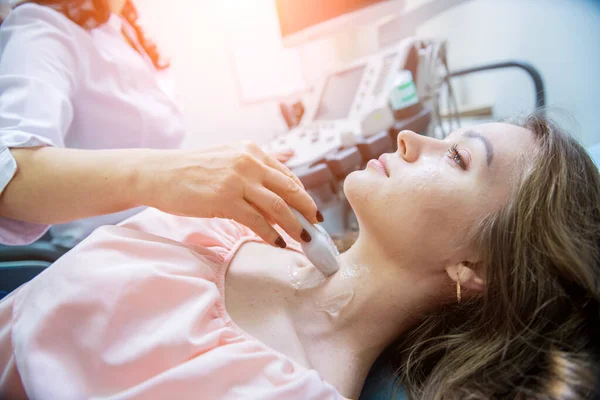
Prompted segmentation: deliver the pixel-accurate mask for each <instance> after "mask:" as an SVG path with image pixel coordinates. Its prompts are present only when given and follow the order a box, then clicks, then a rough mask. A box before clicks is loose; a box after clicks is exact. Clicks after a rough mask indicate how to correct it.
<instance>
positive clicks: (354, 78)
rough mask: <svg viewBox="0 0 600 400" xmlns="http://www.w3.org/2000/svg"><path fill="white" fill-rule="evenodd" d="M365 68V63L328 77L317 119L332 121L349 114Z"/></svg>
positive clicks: (316, 115)
mask: <svg viewBox="0 0 600 400" xmlns="http://www.w3.org/2000/svg"><path fill="white" fill-rule="evenodd" d="M365 68H366V66H365V65H363V66H360V67H357V68H353V69H347V70H345V71H342V72H339V73H337V74H335V75H331V76H330V77H329V78H327V81H326V82H325V87H324V88H323V93H322V94H321V98H320V99H319V106H318V107H317V111H316V112H315V117H314V120H315V121H325V120H328V121H331V120H335V119H342V118H346V117H347V116H348V114H349V112H350V107H352V101H353V100H354V97H355V95H356V91H357V90H358V86H359V84H360V80H361V78H362V76H363V73H364V72H365Z"/></svg>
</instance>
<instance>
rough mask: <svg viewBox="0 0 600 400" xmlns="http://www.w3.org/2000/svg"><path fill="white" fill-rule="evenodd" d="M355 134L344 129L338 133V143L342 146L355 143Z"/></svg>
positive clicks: (349, 145)
mask: <svg viewBox="0 0 600 400" xmlns="http://www.w3.org/2000/svg"><path fill="white" fill-rule="evenodd" d="M356 142H357V140H356V135H355V134H354V133H353V132H350V131H344V132H342V133H341V135H340V145H341V146H342V147H351V146H354V145H355V144H356Z"/></svg>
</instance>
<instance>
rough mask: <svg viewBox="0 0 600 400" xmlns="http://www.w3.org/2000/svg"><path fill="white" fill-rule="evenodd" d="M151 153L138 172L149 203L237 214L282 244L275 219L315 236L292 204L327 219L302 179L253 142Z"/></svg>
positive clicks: (193, 213) (180, 211)
mask: <svg viewBox="0 0 600 400" xmlns="http://www.w3.org/2000/svg"><path fill="white" fill-rule="evenodd" d="M152 154H153V155H152V156H151V158H152V159H150V160H146V161H145V163H144V164H145V167H144V169H143V172H142V174H141V176H140V177H138V181H139V182H140V186H141V189H140V195H141V197H140V198H141V199H143V200H144V201H143V202H142V204H144V205H148V206H151V207H155V208H158V209H159V210H162V211H164V212H167V213H170V214H175V215H181V216H188V217H203V218H212V217H216V218H229V219H233V220H235V221H237V222H239V223H241V224H243V225H245V226H247V227H248V228H250V229H252V230H253V231H254V232H256V233H257V234H258V235H259V236H260V237H261V238H263V239H264V240H265V241H266V242H267V243H270V244H274V245H277V246H279V247H285V246H286V243H285V241H284V240H283V238H281V237H280V236H279V234H278V233H277V231H276V230H275V229H274V228H273V226H272V225H273V224H277V225H279V226H280V227H281V228H282V229H283V230H285V231H286V232H287V233H288V234H289V235H290V236H291V237H293V238H294V239H295V240H297V241H300V240H304V241H307V240H310V236H309V235H308V233H307V232H305V231H303V228H302V226H301V225H300V223H299V222H298V221H297V219H296V218H295V217H294V215H293V214H292V212H291V210H290V206H291V207H294V208H295V209H297V210H298V211H299V212H300V213H302V214H303V215H304V216H305V217H306V219H307V220H309V221H310V222H312V223H318V222H322V218H323V217H322V215H321V213H320V212H319V211H318V210H317V206H316V204H315V202H314V201H313V199H312V198H311V197H310V196H309V194H308V193H307V192H306V191H305V190H304V186H303V185H302V183H301V182H300V180H299V179H298V178H297V177H296V176H295V175H294V174H293V173H292V172H291V171H290V170H289V169H288V168H287V167H286V166H285V165H283V164H282V163H280V162H279V161H277V160H276V159H275V158H274V157H273V156H271V155H268V154H266V153H265V152H263V151H262V150H261V149H260V148H259V147H258V146H257V145H255V144H253V143H248V142H245V143H242V144H240V145H237V146H223V147H219V148H215V149H211V150H204V151H199V150H168V151H157V152H153V153H152Z"/></svg>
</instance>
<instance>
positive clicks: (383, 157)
mask: <svg viewBox="0 0 600 400" xmlns="http://www.w3.org/2000/svg"><path fill="white" fill-rule="evenodd" d="M378 160H379V162H380V163H381V165H383V169H384V170H385V174H386V175H387V176H390V173H389V170H388V165H387V160H386V159H385V154H382V155H380V156H379V158H378Z"/></svg>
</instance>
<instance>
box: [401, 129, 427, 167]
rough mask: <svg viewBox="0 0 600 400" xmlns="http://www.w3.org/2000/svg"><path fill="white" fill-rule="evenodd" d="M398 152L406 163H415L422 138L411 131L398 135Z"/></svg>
mask: <svg viewBox="0 0 600 400" xmlns="http://www.w3.org/2000/svg"><path fill="white" fill-rule="evenodd" d="M397 140H398V152H399V153H400V157H402V158H403V159H404V161H406V162H415V161H417V159H418V158H419V154H420V152H421V147H422V143H421V142H422V136H421V135H419V134H417V133H415V132H413V131H408V130H407V131H401V132H400V133H398V139H397Z"/></svg>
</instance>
